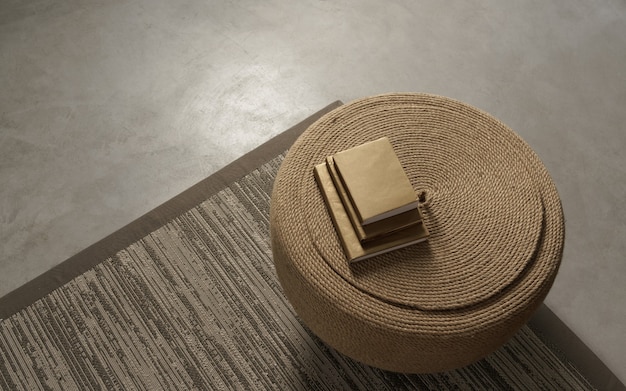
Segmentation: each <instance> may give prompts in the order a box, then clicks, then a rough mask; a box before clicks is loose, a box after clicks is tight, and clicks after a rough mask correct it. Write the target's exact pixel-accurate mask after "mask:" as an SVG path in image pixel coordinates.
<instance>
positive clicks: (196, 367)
mask: <svg viewBox="0 0 626 391" xmlns="http://www.w3.org/2000/svg"><path fill="white" fill-rule="evenodd" d="M283 157H284V154H281V155H279V156H277V157H275V158H274V159H272V160H270V161H269V162H267V163H265V164H263V165H261V166H259V167H258V168H257V169H255V170H253V171H252V172H250V173H249V174H247V175H246V176H244V177H243V178H241V179H239V180H237V181H235V182H233V183H231V184H230V185H228V186H226V187H225V188H223V189H222V190H221V191H218V192H216V193H215V194H213V195H211V196H210V198H208V199H207V200H205V201H203V202H201V203H200V204H199V205H197V206H195V207H193V208H191V209H190V210H188V211H180V212H181V213H180V214H179V216H178V217H175V218H173V219H172V220H170V221H169V222H167V223H166V224H164V225H162V226H161V227H160V228H158V229H156V230H154V231H153V232H151V233H150V234H148V235H146V236H145V237H143V238H142V239H140V240H138V241H136V242H135V243H132V244H130V245H129V246H128V247H126V248H124V249H123V250H121V251H118V252H117V253H116V254H115V255H113V256H110V257H108V258H107V259H105V260H104V261H103V262H100V263H98V264H97V265H96V266H94V267H93V268H91V269H90V270H88V271H86V272H85V273H83V274H81V275H79V276H77V277H75V278H73V279H72V280H71V281H69V282H68V283H66V284H65V285H63V286H61V287H59V288H57V289H56V290H53V291H52V292H51V293H49V294H47V295H46V296H45V297H43V298H41V299H40V300H38V301H36V302H34V303H33V304H31V305H29V306H28V307H26V308H25V309H22V310H21V311H19V312H17V313H15V314H14V315H12V316H10V317H8V318H6V319H4V320H2V321H1V323H0V387H2V389H5V390H39V389H61V390H69V389H80V390H87V389H106V390H113V389H119V390H131V389H142V390H143V389H146V390H159V389H168V390H187V389H200V390H215V389H228V390H230V389H233V390H238V389H242V390H245V389H254V390H257V389H276V390H294V389H298V390H300V389H303V390H309V389H315V390H413V389H429V390H458V389H460V390H465V389H467V390H477V389H479V390H482V389H491V390H506V389H519V390H539V389H542V390H547V389H568V390H587V389H591V388H592V387H591V386H590V385H589V384H588V383H587V382H586V380H585V379H584V378H583V377H582V376H581V375H580V374H579V373H578V372H577V371H576V369H575V368H574V367H573V366H571V365H570V364H569V363H568V362H565V361H562V360H561V359H560V358H559V355H558V354H556V353H555V352H553V351H552V350H551V349H550V348H549V347H548V346H546V345H545V344H544V343H543V342H542V340H541V339H540V338H539V337H538V336H537V335H535V334H534V333H533V331H531V329H529V328H527V327H524V328H523V329H522V330H521V331H520V332H519V333H518V334H517V335H516V336H515V337H514V338H513V339H512V340H511V341H510V342H509V343H507V344H506V345H505V346H503V347H502V348H501V349H500V350H498V351H497V352H495V353H493V354H492V355H490V356H489V357H487V358H486V359H484V360H482V361H480V362H478V363H476V364H474V365H471V366H469V367H466V368H462V369H459V370H455V371H451V372H447V373H440V374H430V375H403V374H396V373H391V372H385V371H381V370H378V369H376V368H371V367H368V366H364V365H362V364H360V363H358V362H355V361H353V360H351V359H349V358H347V357H345V356H342V355H341V354H339V353H337V352H336V351H334V350H333V349H331V348H329V347H327V346H326V345H325V344H324V343H323V342H322V341H320V340H319V339H318V338H316V337H315V336H314V335H312V334H311V333H310V332H309V330H308V329H307V328H306V326H304V325H303V324H302V323H301V322H300V321H299V319H298V317H297V315H296V314H295V313H294V311H293V310H292V308H291V306H290V305H289V303H288V302H287V301H286V299H285V297H284V296H283V294H282V292H281V287H280V285H279V283H278V281H277V279H276V276H275V273H274V268H273V264H272V252H271V248H270V243H269V204H270V196H269V195H270V193H271V188H272V184H273V178H274V176H275V174H276V172H277V169H278V167H279V166H280V163H281V161H282V159H283ZM416 354H419V352H416Z"/></svg>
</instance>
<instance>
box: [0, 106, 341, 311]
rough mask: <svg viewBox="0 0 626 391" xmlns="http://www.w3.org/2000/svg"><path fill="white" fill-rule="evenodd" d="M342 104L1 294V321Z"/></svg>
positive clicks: (205, 194)
mask: <svg viewBox="0 0 626 391" xmlns="http://www.w3.org/2000/svg"><path fill="white" fill-rule="evenodd" d="M342 104H343V103H342V102H341V101H335V102H333V103H331V104H329V105H328V106H326V107H324V108H323V109H321V110H320V111H318V112H317V113H315V114H313V115H311V116H309V117H308V118H306V119H305V120H304V121H302V122H300V123H298V124H297V125H295V126H293V127H291V128H289V129H287V130H286V131H284V132H282V133H280V134H279V135H277V136H275V137H274V138H272V139H270V140H269V141H267V142H265V143H264V144H262V145H261V146H259V147H257V148H255V149H254V150H252V151H250V152H248V153H246V154H245V155H243V156H242V157H240V158H238V159H237V160H235V161H233V162H232V163H230V164H228V165H227V166H225V167H224V168H222V169H220V170H219V171H217V172H215V173H214V174H212V175H210V176H209V177H207V178H205V179H203V180H202V181H200V182H198V183H197V184H195V185H193V186H192V187H190V188H189V189H187V190H185V191H183V192H182V193H180V194H179V195H177V196H174V198H172V199H170V200H169V201H166V202H165V203H163V204H161V205H160V206H158V207H156V208H155V209H153V210H151V211H150V212H148V213H146V214H144V215H143V216H141V217H139V218H137V219H136V220H134V221H133V222H131V223H129V224H127V225H126V226H124V227H122V228H120V229H119V230H117V231H115V232H114V233H112V234H111V235H109V236H107V237H105V238H104V239H102V240H100V241H98V242H96V243H95V244H93V245H91V246H89V247H87V248H86V249H84V250H83V251H81V252H79V253H77V254H76V255H74V256H72V257H70V258H68V259H67V260H65V261H63V262H62V263H60V264H59V265H57V266H55V267H53V268H52V269H50V270H48V271H47V272H44V273H43V274H41V275H39V276H38V277H36V278H34V279H33V280H31V281H29V282H27V283H26V284H24V285H22V286H21V287H19V288H17V289H15V290H13V291H11V292H9V293H8V294H6V295H5V296H3V297H1V298H0V320H1V319H7V318H8V317H10V316H11V315H13V314H15V313H17V312H19V311H21V310H22V309H24V308H26V307H28V306H29V305H31V304H33V303H34V302H36V301H37V300H39V299H40V298H42V297H44V296H46V295H47V294H49V293H51V292H52V291H54V290H55V289H57V288H59V287H61V286H63V285H64V284H66V283H67V282H69V281H71V280H72V279H73V278H75V277H77V276H79V275H81V274H83V273H84V272H86V271H88V270H89V269H91V268H93V267H94V266H96V265H97V264H99V263H100V262H102V261H103V260H105V259H107V258H109V257H111V256H113V255H115V254H116V253H117V252H119V251H121V250H123V249H124V248H126V247H128V246H130V245H131V244H133V243H135V242H136V241H138V240H140V239H141V238H143V237H144V236H146V235H148V234H149V233H151V232H153V231H155V230H156V229H158V228H160V227H161V226H163V225H164V224H166V223H167V222H169V221H171V220H172V219H174V218H175V217H177V216H178V215H180V213H181V212H183V211H187V210H189V209H191V208H193V207H194V206H196V205H198V204H199V203H200V202H202V201H204V200H206V199H208V198H209V197H210V196H212V195H213V194H216V193H217V192H219V191H220V190H222V189H224V188H225V187H227V186H228V185H230V184H231V183H233V182H234V181H236V180H238V179H240V178H242V177H243V176H245V175H247V174H249V173H250V171H252V170H254V169H256V168H257V167H259V166H261V165H263V164H265V163H267V162H268V161H269V160H270V159H272V158H274V157H275V156H277V155H278V154H280V153H282V152H284V151H285V150H287V149H289V147H291V145H292V144H293V143H294V141H295V140H296V139H297V138H298V136H299V135H300V134H302V132H304V131H305V130H306V129H307V128H308V127H309V126H310V125H311V124H313V123H314V122H315V121H316V120H318V119H319V118H321V117H322V116H323V115H324V114H326V113H328V112H329V111H331V110H333V109H335V108H337V107H339V106H341V105H342Z"/></svg>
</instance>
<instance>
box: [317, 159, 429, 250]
mask: <svg viewBox="0 0 626 391" xmlns="http://www.w3.org/2000/svg"><path fill="white" fill-rule="evenodd" d="M314 174H315V179H316V180H317V182H318V187H319V188H320V191H321V193H322V196H323V198H324V201H325V203H326V206H327V209H328V211H329V214H330V217H331V220H332V221H333V224H334V226H335V229H336V231H337V235H338V236H339V240H340V242H341V245H342V247H343V249H344V252H345V254H346V258H347V259H348V261H349V262H357V261H361V260H364V259H367V258H371V257H373V256H376V255H380V254H384V253H387V252H389V251H393V250H396V249H399V248H403V247H406V246H409V245H412V244H416V243H419V242H423V241H425V240H427V239H428V231H427V230H426V227H425V226H424V224H423V222H421V221H420V222H419V223H418V224H415V225H412V226H410V227H408V228H405V229H403V230H400V231H397V232H396V233H393V234H390V235H387V236H385V237H383V238H381V239H379V240H374V241H372V242H370V243H367V244H363V243H361V242H360V241H359V238H358V237H357V235H356V232H355V230H354V229H353V227H352V223H351V222H350V218H349V217H348V214H347V212H346V210H345V208H344V206H343V202H342V201H341V198H340V197H339V193H337V190H336V189H335V186H334V184H333V180H332V178H331V176H330V173H329V172H328V168H327V165H326V163H322V164H318V165H317V166H315V169H314Z"/></svg>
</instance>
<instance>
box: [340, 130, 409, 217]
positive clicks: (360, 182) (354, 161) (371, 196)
mask: <svg viewBox="0 0 626 391" xmlns="http://www.w3.org/2000/svg"><path fill="white" fill-rule="evenodd" d="M333 160H334V162H335V167H336V168H337V172H338V173H339V177H340V178H341V181H342V182H343V185H344V187H345V189H346V192H347V194H348V196H349V197H350V200H351V201H352V205H353V206H354V210H355V211H356V213H357V216H358V217H359V221H360V222H361V224H362V225H365V224H369V223H373V222H375V221H378V220H382V219H384V218H387V217H390V216H393V215H396V214H399V213H402V212H406V211H408V210H411V209H414V208H417V196H416V194H415V191H414V190H413V186H412V185H411V182H410V181H409V178H408V177H407V176H406V173H405V172H404V169H403V167H402V164H401V163H400V161H399V160H398V157H397V156H396V154H395V152H394V150H393V146H392V145H391V143H390V142H389V139H388V138H387V137H383V138H380V139H378V140H374V141H370V142H367V143H365V144H361V145H359V146H356V147H354V148H350V149H347V150H345V151H341V152H337V153H336V154H334V155H333Z"/></svg>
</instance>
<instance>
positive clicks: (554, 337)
mask: <svg viewBox="0 0 626 391" xmlns="http://www.w3.org/2000/svg"><path fill="white" fill-rule="evenodd" d="M342 104H343V103H342V102H341V101H335V102H333V103H331V104H329V105H328V106H326V107H325V108H323V109H321V110H320V111H318V112H317V113H315V114H313V115H311V116H309V117H308V118H306V119H305V120H304V121H302V122H300V123H298V124H297V125H295V126H293V127H291V128H289V129H287V130H286V131H284V132H282V133H281V134H279V135H277V136H275V137H274V138H272V139H270V140H269V141H267V142H265V143H264V144H262V145H261V146H259V147H257V148H255V149H254V150H252V151H250V152H248V153H247V154H245V155H244V156H242V157H240V158H239V159H237V160H235V161H233V162H232V163H230V164H228V165H227V166H225V167H224V168H222V169H220V170H219V171H217V172H215V173H214V174H212V175H210V176H209V177H207V178H206V179H204V180H202V181H200V182H198V183H197V184H195V185H193V186H192V187H190V188H189V189H187V190H185V191H183V192H182V193H180V194H179V195H177V196H175V197H174V198H172V199H171V200H169V201H166V202H165V203H163V204H162V205H160V206H158V207H156V208H155V209H153V210H151V211H150V212H148V213H146V214H144V215H143V216H141V217H139V218H138V219H136V220H135V221H133V222H131V223H129V224H128V225H126V226H124V227H122V228H121V229H119V230H117V231H116V232H114V233H112V234H111V235H109V236H107V237H105V238H104V239H102V240H100V241H98V242H97V243H95V244H93V245H91V246H89V247H87V248H86V249H85V250H83V251H81V252H79V253H77V254H76V255H74V256H72V257H71V258H69V259H67V260H66V261H64V262H62V263H60V264H59V265H57V266H55V267H53V268H52V269H50V270H49V271H47V272H45V273H43V274H41V275H40V276H38V277H36V278H35V279H33V280H32V281H30V282H28V283H26V284H24V285H22V286H21V287H19V288H17V289H15V290H13V291H12V292H9V293H8V294H6V295H5V296H3V297H1V298H0V320H2V319H7V318H8V317H10V316H11V315H13V314H15V313H17V312H19V311H21V310H22V309H24V308H26V307H28V306H29V305H31V304H33V303H34V302H36V301H37V300H39V299H40V298H42V297H44V296H45V295H47V294H49V293H50V292H52V291H53V290H55V289H57V288H59V287H61V286H62V285H64V284H66V283H67V282H69V281H70V280H72V279H73V278H75V277H77V276H79V275H81V274H82V273H84V272H86V271H88V270H89V269H91V268H93V267H94V266H96V265H97V264H99V263H100V262H102V260H104V259H106V258H109V257H111V256H112V255H114V254H116V253H117V252H119V251H120V250H122V249H124V248H126V247H128V246H129V245H131V244H132V243H134V242H136V241H138V240H139V239H141V238H143V237H144V236H146V235H148V234H149V233H151V232H153V231H154V230H156V229H158V228H159V227H161V226H163V225H164V224H166V223H167V222H169V221H171V220H172V219H173V218H175V217H177V216H178V215H180V213H181V211H186V210H189V209H191V208H193V207H194V206H196V205H198V204H199V203H200V202H202V201H204V200H206V199H207V198H209V197H210V196H212V195H213V194H216V193H217V192H219V191H220V190H222V189H224V188H225V187H227V186H228V185H230V184H231V183H232V182H234V181H236V180H238V179H240V178H242V177H243V176H245V175H247V174H248V173H249V172H250V171H252V170H254V169H255V168H257V167H259V166H260V165H262V164H264V163H266V162H268V161H269V160H270V159H272V158H273V157H274V156H276V155H278V154H280V153H282V152H284V151H286V150H287V149H289V147H291V145H292V144H293V143H294V141H295V140H296V139H297V138H298V136H300V134H302V132H304V131H305V130H306V129H307V128H308V127H309V126H310V125H311V124H313V123H314V122H315V121H317V120H318V119H319V118H321V117H322V116H323V115H324V114H326V113H328V112H330V111H332V110H333V109H335V108H337V107H339V106H341V105H342ZM529 326H530V327H531V329H533V331H534V332H535V333H536V334H537V335H538V336H539V337H540V338H541V339H542V340H543V341H544V343H546V344H547V345H548V346H552V347H553V348H555V349H556V350H557V351H558V352H560V353H561V354H562V357H561V359H563V360H568V361H569V362H571V363H572V364H573V365H574V366H575V367H576V368H577V369H578V370H579V371H580V372H581V374H582V375H583V376H585V377H586V378H587V380H589V381H590V382H591V383H592V384H593V385H594V386H595V387H597V388H598V389H599V390H611V391H626V387H625V386H624V384H623V383H622V382H621V381H620V380H619V379H618V378H617V376H615V374H613V373H612V372H611V370H610V369H609V368H608V367H607V366H606V365H604V363H603V362H602V361H601V360H600V359H599V358H598V356H597V355H596V354H595V353H593V351H591V349H589V348H588V347H587V346H586V345H585V343H584V342H583V341H582V340H580V338H578V337H577V336H576V335H575V334H574V333H573V332H572V331H571V330H570V329H569V327H567V325H566V324H565V323H563V321H561V319H559V318H558V317H557V316H556V314H554V312H552V311H551V310H550V309H549V308H548V307H547V306H545V305H542V306H541V307H540V308H539V310H538V311H537V312H536V313H535V314H534V315H533V317H532V319H531V320H530V321H529Z"/></svg>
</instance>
